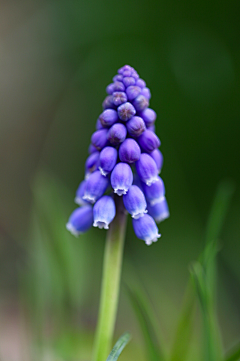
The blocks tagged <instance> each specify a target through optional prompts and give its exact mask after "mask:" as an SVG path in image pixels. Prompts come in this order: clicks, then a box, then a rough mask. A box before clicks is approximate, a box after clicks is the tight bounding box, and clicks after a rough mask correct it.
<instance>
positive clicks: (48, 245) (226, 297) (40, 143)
mask: <svg viewBox="0 0 240 361" xmlns="http://www.w3.org/2000/svg"><path fill="white" fill-rule="evenodd" d="M239 5H240V3H239V1H237V0H228V1H227V0H223V1H221V2H217V3H216V2H215V1H210V2H209V1H208V0H201V1H195V2H192V1H188V0H183V1H177V0H173V1H164V0H162V1H156V0H148V1H146V0H139V1H126V0H122V1H118V2H116V1H115V2H113V1H107V0H105V1H97V0H89V1H83V0H78V1H75V0H72V1H67V0H57V1H50V0H44V1H37V0H35V1H30V0H21V1H19V0H2V1H1V11H0V185H1V186H0V241H1V243H0V289H1V292H0V320H1V322H0V357H1V360H2V361H5V360H7V361H22V360H24V361H30V360H55V361H56V360H76V359H78V360H82V361H84V360H88V359H89V357H90V353H91V347H92V339H93V332H94V327H95V324H96V317H97V309H98V302H99V291H100V279H101V266H102V256H103V247H104V238H105V235H106V234H105V231H100V230H91V231H89V232H88V233H87V234H86V235H83V236H82V237H80V238H79V239H75V238H74V237H72V236H71V235H70V234H68V232H67V231H66V230H65V223H66V221H67V218H68V216H69V214H70V212H71V211H72V210H73V209H74V207H75V205H74V203H73V199H74V193H75V190H76V188H77V186H78V184H79V183H80V181H81V180H82V179H83V176H84V162H85V159H86V157H87V148H88V145H89V142H90V137H91V133H92V132H93V131H94V129H95V122H96V119H97V117H98V115H99V114H100V112H101V110H102V108H101V104H102V101H103V99H104V97H105V87H106V86H107V85H108V84H109V83H110V82H111V79H112V77H113V76H114V75H115V74H116V72H117V69H118V68H119V67H121V66H123V65H125V64H129V65H131V66H133V67H134V68H135V69H136V70H137V71H138V73H139V74H140V76H141V77H142V78H143V79H144V80H145V81H146V82H147V86H149V87H150V89H151V93H152V99H151V103H150V106H151V107H152V108H153V109H154V110H155V111H156V112H157V114H158V118H157V122H156V128H157V134H158V136H159V137H160V139H161V141H162V146H161V150H162V152H163V155H164V167H163V171H162V174H161V175H162V178H163V180H164V182H165V185H166V192H167V199H168V202H169V208H170V213H171V217H170V218H169V219H168V220H166V221H165V222H164V223H163V224H160V230H161V233H162V238H161V240H160V241H159V242H158V243H157V244H154V245H153V246H151V247H146V246H145V245H144V243H143V242H141V241H140V240H138V239H137V238H136V237H135V236H134V234H133V231H132V226H131V220H130V219H129V223H128V231H127V239H126V248H125V256H124V265H123V279H122V288H121V297H120V304H119V312H118V319H117V326H116V332H115V334H116V337H118V336H119V335H120V334H121V333H122V332H123V331H125V330H128V331H130V332H131V333H132V335H133V340H132V341H131V343H130V345H129V346H128V347H127V348H126V351H124V353H123V355H122V360H130V359H134V360H136V359H138V360H139V361H141V360H145V356H144V347H143V340H142V335H141V332H140V331H139V327H138V323H137V321H136V318H135V315H134V312H133V310H132V308H131V305H130V303H129V300H128V296H127V294H126V292H125V286H124V285H125V283H128V284H130V285H131V284H134V285H136V284H140V285H141V286H140V287H141V288H143V289H145V292H146V293H147V294H148V296H149V298H150V299H151V302H152V305H153V308H154V309H155V312H156V313H157V315H158V319H159V323H158V324H159V327H160V328H161V330H162V333H163V334H164V336H165V339H166V344H167V345H169V344H171V342H172V338H173V335H174V330H175V326H176V322H177V319H178V315H179V309H180V304H181V302H182V297H183V294H184V289H185V286H186V283H187V279H188V277H189V264H190V263H191V261H193V260H196V259H197V257H198V255H199V253H200V252H201V251H202V249H203V247H204V232H205V226H206V222H207V218H208V214H209V210H210V207H211V204H212V201H213V198H214V194H215V191H216V188H217V186H218V184H219V182H220V181H222V180H224V179H231V180H232V181H233V182H234V184H235V193H234V196H233V199H232V202H231V207H230V211H229V212H228V214H227V218H226V221H225V223H224V226H223V231H222V233H221V241H220V244H221V250H220V253H219V255H218V276H219V277H218V298H217V300H218V316H219V322H220V326H221V329H222V336H223V343H224V348H225V349H226V350H227V349H228V348H229V347H231V346H232V345H234V344H235V343H236V342H237V340H238V339H239V337H240V307H239V305H240V264H239V261H240V257H239V255H240V242H239V234H240V187H239V186H240V148H239V139H240V122H239V113H240V112H239V95H240V94H239V93H240V91H239V75H240V74H239V70H240V48H239V33H240V29H239V10H240V9H239V7H240V6H239ZM196 324H198V320H196ZM199 339H200V334H199V331H198V327H197V326H196V330H195V333H194V335H193V339H192V346H191V348H192V351H191V352H190V355H189V360H191V361H193V360H195V359H196V360H199V347H200V346H199ZM33 355H34V356H33ZM36 355H37V356H36ZM76 355H77V356H76Z"/></svg>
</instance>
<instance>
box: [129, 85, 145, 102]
mask: <svg viewBox="0 0 240 361" xmlns="http://www.w3.org/2000/svg"><path fill="white" fill-rule="evenodd" d="M141 91H142V89H141V88H140V87H139V86H135V85H130V86H129V87H128V88H127V89H126V93H127V97H128V100H133V99H135V98H136V97H137V96H138V95H139V94H140V93H141Z"/></svg>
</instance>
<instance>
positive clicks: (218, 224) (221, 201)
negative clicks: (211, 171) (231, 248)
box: [206, 180, 235, 244]
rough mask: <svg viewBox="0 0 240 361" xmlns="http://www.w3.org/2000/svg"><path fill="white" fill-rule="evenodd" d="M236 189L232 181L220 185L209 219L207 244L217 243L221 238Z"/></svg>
mask: <svg viewBox="0 0 240 361" xmlns="http://www.w3.org/2000/svg"><path fill="white" fill-rule="evenodd" d="M234 189H235V187H234V184H233V182H231V181H228V180H225V181H223V182H221V183H220V185H219V187H218V189H217V193H216V196H215V199H214V202H213V205H212V209H211V212H210V215H209V218H208V223H207V229H206V244H208V243H210V242H213V241H216V239H217V238H218V237H219V234H220V232H221V228H222V225H223V222H224V220H225V217H226V214H227V211H228V208H229V204H230V201H231V198H232V195H233V193H234Z"/></svg>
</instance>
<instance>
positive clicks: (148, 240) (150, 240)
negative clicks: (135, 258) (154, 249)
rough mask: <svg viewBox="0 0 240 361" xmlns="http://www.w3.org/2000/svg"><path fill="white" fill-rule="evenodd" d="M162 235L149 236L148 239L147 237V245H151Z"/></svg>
mask: <svg viewBox="0 0 240 361" xmlns="http://www.w3.org/2000/svg"><path fill="white" fill-rule="evenodd" d="M160 237H161V234H157V235H156V236H155V237H153V238H152V237H149V238H147V239H145V243H146V245H147V246H150V245H151V244H152V243H153V242H157V240H158V238H160Z"/></svg>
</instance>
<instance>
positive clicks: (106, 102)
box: [102, 95, 114, 109]
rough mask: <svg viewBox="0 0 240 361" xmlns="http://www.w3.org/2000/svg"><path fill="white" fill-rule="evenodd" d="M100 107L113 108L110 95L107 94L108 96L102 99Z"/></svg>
mask: <svg viewBox="0 0 240 361" xmlns="http://www.w3.org/2000/svg"><path fill="white" fill-rule="evenodd" d="M102 107H103V109H109V108H114V104H113V98H112V95H108V96H107V97H106V98H105V99H104V101H103V103H102Z"/></svg>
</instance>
